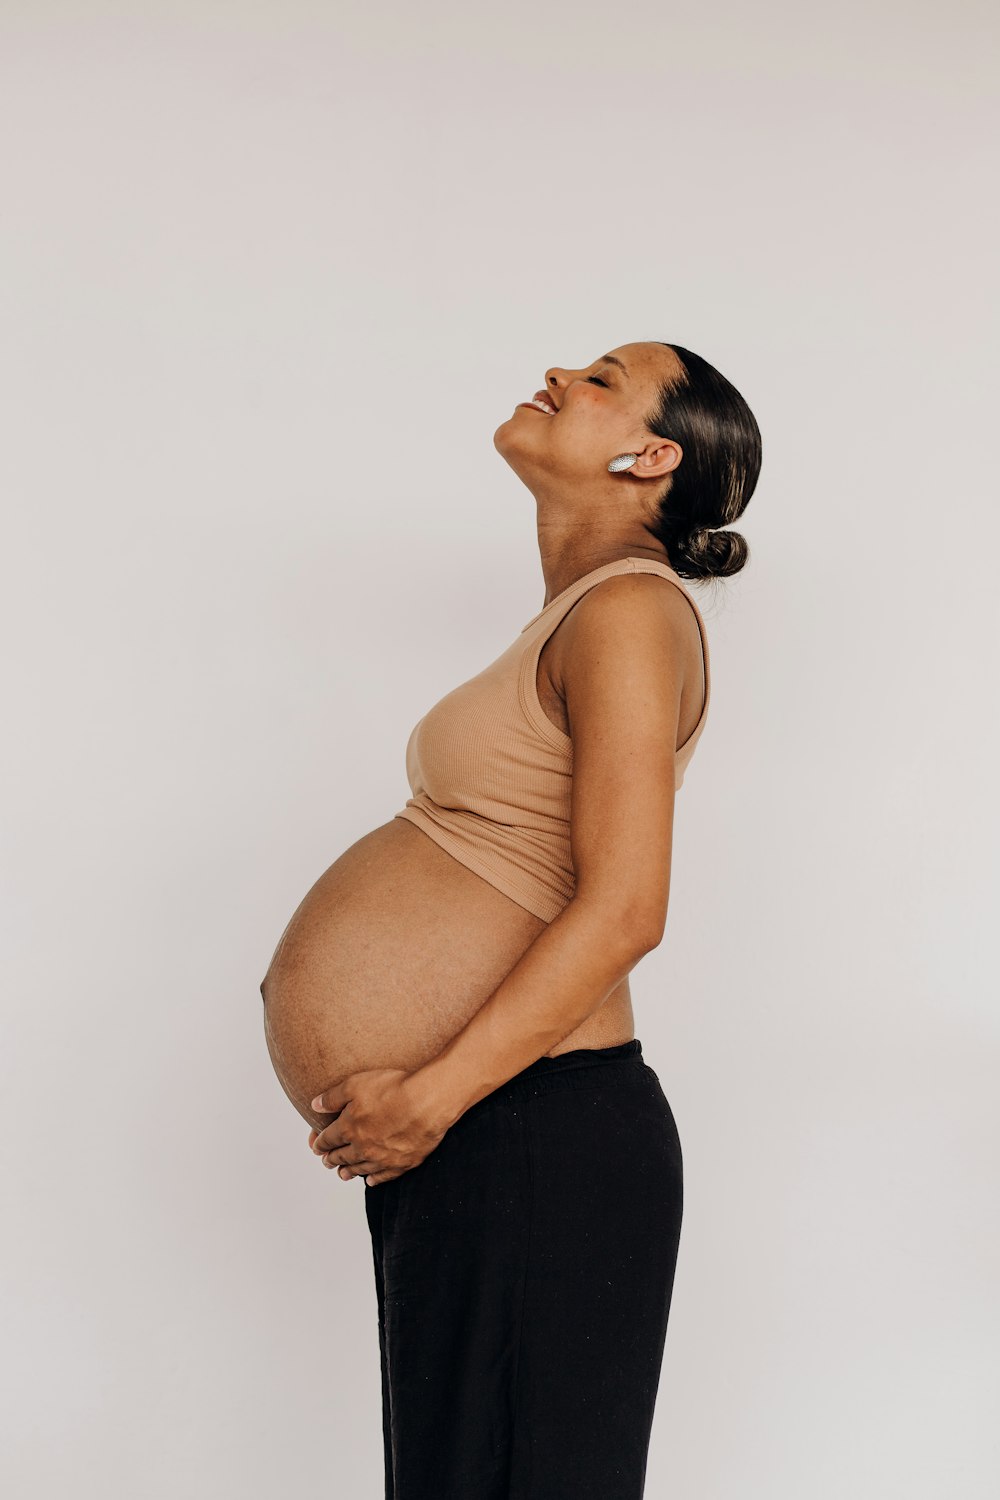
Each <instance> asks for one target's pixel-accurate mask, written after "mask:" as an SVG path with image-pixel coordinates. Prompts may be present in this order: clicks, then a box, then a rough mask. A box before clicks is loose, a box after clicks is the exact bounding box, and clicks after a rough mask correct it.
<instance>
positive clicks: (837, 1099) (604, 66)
mask: <svg viewBox="0 0 1000 1500" xmlns="http://www.w3.org/2000/svg"><path fill="white" fill-rule="evenodd" d="M997 30H998V23H997V18H996V12H995V10H994V9H993V8H992V7H987V6H986V5H984V4H974V3H958V4H952V5H949V6H947V7H946V6H943V5H942V6H936V7H932V6H929V5H926V4H925V5H913V4H908V5H904V4H901V3H900V4H889V3H886V0H876V3H875V4H874V6H873V5H871V4H866V5H861V4H860V3H859V0H847V3H846V4H845V5H841V6H838V7H836V8H835V9H833V10H831V9H830V8H829V7H825V8H821V7H818V6H813V7H805V8H803V7H801V6H798V5H794V4H791V3H788V4H777V3H765V4H763V5H758V6H756V7H753V8H751V9H749V10H748V9H747V8H746V7H744V6H740V5H736V4H729V5H722V6H719V5H717V6H714V7H710V8H708V9H706V8H702V9H701V10H700V11H698V12H697V14H693V13H692V10H691V7H689V6H670V5H666V6H665V5H663V4H660V3H652V0H649V3H646V4H639V3H622V4H614V5H611V4H606V3H601V4H597V3H591V0H572V3H569V0H546V3H545V4H542V5H539V4H535V3H532V4H526V3H524V0H513V3H506V4H504V5H502V6H490V7H485V6H471V7H470V6H467V5H460V4H458V3H453V4H447V3H436V4H413V5H404V4H402V3H400V0H392V3H385V0H383V3H382V4H379V5H360V4H358V5H346V4H339V5H336V4H329V3H326V4H321V3H306V0H282V3H281V4H278V3H277V0H275V3H272V4H270V5H267V4H263V3H254V4H251V3H245V4H243V5H237V4H215V5H212V4H203V3H198V4H195V3H193V0H188V3H186V4H171V5H168V4H158V5H156V4H154V5H142V6H136V5H125V4H110V3H94V0H90V3H86V4H83V5H80V4H56V3H53V0H32V3H30V4H28V3H14V0H7V3H5V4H4V5H3V6H2V7H0V44H2V45H0V127H2V138H3V140H4V146H5V150H4V153H3V156H4V160H3V165H2V179H0V188H2V204H3V214H4V227H3V231H2V235H0V255H2V258H3V259H2V272H3V274H2V278H0V307H2V330H0V346H2V347H0V380H2V391H0V396H2V407H3V416H4V421H3V428H4V437H3V441H2V443H0V485H2V495H3V500H4V509H5V525H4V545H3V549H2V564H0V566H2V577H0V583H2V587H0V605H2V611H3V619H2V624H3V629H4V643H5V652H4V657H5V662H4V676H5V682H4V706H5V709H6V715H5V718H6V727H5V731H4V734H3V737H2V739H3V744H2V752H0V753H2V763H0V770H2V785H3V790H4V812H3V823H4V835H5V838H4V843H5V849H6V858H5V873H4V888H3V916H4V929H5V940H4V956H3V968H4V977H5V992H6V1026H5V1037H4V1041H5V1045H4V1048H3V1075H2V1097H3V1106H4V1115H5V1119H4V1121H3V1126H2V1131H0V1140H2V1144H3V1150H4V1161H3V1173H4V1184H5V1192H4V1200H5V1207H6V1209H7V1214H6V1225H5V1228H4V1231H3V1247H4V1256H5V1260H6V1264H7V1273H6V1278H5V1281H6V1298H7V1304H8V1305H7V1307H6V1309H5V1311H4V1315H3V1316H4V1327H5V1334H4V1337H3V1341H2V1342H3V1347H4V1379H5V1386H6V1388H5V1390H4V1391H3V1400H4V1409H5V1414H6V1416H7V1419H8V1435H7V1437H6V1439H5V1444H4V1452H3V1460H2V1472H0V1480H3V1481H4V1487H5V1489H6V1492H7V1493H8V1494H10V1495H12V1496H15V1497H18V1500H19V1497H22V1496H23V1497H31V1500H49V1497H55V1496H57V1495H62V1494H64V1493H65V1492H66V1488H67V1486H68V1485H72V1487H73V1493H74V1494H75V1495H77V1496H80V1497H86V1500H90V1497H95V1500H96V1497H101V1500H104V1497H107V1496H129V1497H142V1500H167V1497H171V1500H173V1497H174V1496H177V1495H183V1496H186V1497H192V1500H217V1497H229V1496H235V1495H239V1496H241V1497H245V1500H271V1497H274V1496H278V1495H290V1494H297V1493H301V1494H305V1493H311V1494H319V1493H330V1494H341V1493H344V1494H347V1493H350V1494H357V1495H368V1496H373V1495H376V1494H379V1493H381V1461H382V1457H381V1428H380V1416H379V1407H378V1401H379V1376H378V1347H377V1338H376V1321H375V1319H376V1312H375V1293H374V1284H373V1282H372V1278H371V1265H370V1246H369V1241H368V1237H367V1228H366V1225H365V1222H364V1212H363V1204H362V1193H363V1188H362V1186H361V1184H360V1183H351V1184H344V1183H341V1182H340V1180H339V1179H338V1178H337V1177H336V1176H335V1174H333V1173H328V1172H325V1171H324V1170H323V1169H322V1167H320V1166H319V1164H318V1163H317V1162H316V1161H315V1159H314V1158H313V1157H312V1156H311V1154H310V1153H309V1152H308V1150H307V1145H306V1133H307V1132H306V1128H305V1126H304V1124H303V1122H302V1121H301V1120H300V1119H299V1117H298V1116H297V1115H295V1114H294V1112H293V1111H292V1110H291V1108H290V1106H289V1105H288V1103H287V1101H286V1099H285V1097H284V1095H283V1094H282V1092H281V1090H280V1088H279V1086H278V1084H277V1082H276V1080H275V1079H274V1076H273V1074H272V1072H271V1070H270V1064H269V1062H268V1059H267V1055H266V1050H265V1046H264V1040H263V1032H262V1028H261V1000H260V995H259V993H258V990H257V985H258V983H259V981H260V979H261V977H262V975H263V972H264V969H265V967H266V965H267V962H268V960H269V958H270V954H271V950H272V948H273V946H274V943H275V942H276V941H277V937H278V935H279V933H280V930H281V928H282V926H283V925H284V922H285V921H286V919H287V917H288V915H289V913H290V911H291V910H292V908H293V907H294V906H295V905H296V904H297V902H298V900H299V899H300V897H301V896H302V894H303V893H304V891H305V890H306V888H307V887H308V886H309V885H310V884H311V883H312V881H313V880H314V879H315V878H316V876H317V875H318V874H319V873H320V871H321V870H322V869H324V868H325V867H326V866H327V865H328V864H329V863H330V862H331V861H332V860H333V859H334V858H335V857H336V856H337V854H338V853H339V852H340V851H341V850H342V849H343V848H344V847H346V846H347V845H348V844H349V843H350V842H352V841H353V840H354V839H355V838H357V837H358V836H360V834H362V833H363V832H365V831H366V830H367V829H368V828H370V827H372V826H374V825H375V824H377V823H379V822H382V821H384V820H385V819H386V818H387V817H389V816H391V814H392V813H393V812H394V811H396V810H397V809H398V808H399V807H400V806H402V804H403V802H404V800H405V798H406V796H407V795H408V791H407V787H406V784H405V779H404V767H403V748H404V744H405V739H406V734H407V733H408V731H409V729H410V727H411V726H412V724H413V723H414V722H415V721H416V719H417V718H418V717H419V715H420V713H422V712H423V710H424V709H425V708H426V707H427V706H428V704H429V703H430V702H432V701H433V700H434V699H435V698H436V697H438V696H440V693H441V692H442V691H445V690H446V689H447V687H449V686H453V685H454V684H455V683H456V682H458V681H461V680H462V679H463V678H464V677H465V676H468V675H471V673H472V672H473V671H475V670H478V669H479V667H480V666H482V665H483V664H485V662H486V661H488V660H491V659H492V657H493V656H494V655H496V654H497V652H498V651H499V650H500V649H501V648H502V647H503V646H504V645H505V644H506V643H507V642H508V640H509V639H510V638H511V636H512V635H513V634H514V633H515V632H516V630H517V629H519V628H520V626H521V624H522V623H523V621H524V620H525V619H526V618H528V616H529V615H530V614H532V613H533V612H534V611H535V610H537V608H538V607H539V606H540V604H541V600H542V596H543V584H542V580H541V573H540V568H539V563H538V556H537V549H536V542H535V534H534V506H533V502H532V500H531V496H530V495H529V493H528V492H527V490H525V489H524V488H523V487H522V486H521V485H520V483H519V482H518V481H517V480H516V479H515V477H514V476H513V475H512V474H511V473H510V471H509V470H508V469H507V468H506V467H505V465H504V464H503V462H502V460H501V459H500V458H499V456H498V455H497V454H496V452H495V450H494V449H493V447H492V441H491V439H492V433H493V431H494V429H495V427H496V426H497V424H498V423H499V422H500V421H502V420H504V419H505V417H506V416H507V415H509V412H510V410H511V408H512V406H513V404H514V402H515V401H517V400H519V399H521V398H522V396H523V395H524V394H526V393H530V391H531V390H533V389H535V388H536V387H537V386H538V385H539V384H540V383H541V380H542V376H543V372H544V370H545V368H546V366H548V365H549V364H552V363H560V364H579V363H584V362H587V361H589V360H590V359H592V358H594V357H596V355H597V354H599V353H601V352H602V351H603V350H604V349H606V348H609V347H612V346H613V345H615V344H618V343H624V342H628V341H631V340H633V339H643V338H654V339H666V340H670V341H672V342H676V343H680V344H683V345H686V346H688V347H690V348H694V349H696V350H697V351H698V352H699V353H701V354H703V355H704V356H705V357H706V358H708V359H709V360H711V361H712V363H714V364H716V365H717V366H718V367H719V368H720V369H721V370H722V371H723V372H724V373H725V374H727V375H728V376H729V378H730V379H732V380H733V381H734V382H735V383H736V385H737V386H738V387H739V388H740V389H741V390H742V391H743V393H744V395H745V396H746V397H747V399H748V400H749V401H750V404H751V406H752V407H753V410H754V412H755V414H756V416H757V418H758V421H759V422H760V425H761V428H762V431H763V434H764V448H765V456H764V468H763V472H762V474H761V479H760V483H759V485H758V490H757V493H756V495H755V496H754V498H753V500H752V501H751V504H750V508H749V510H748V511H747V513H746V516H745V517H744V524H743V526H742V528H741V529H742V530H743V531H744V533H745V535H746V536H747V537H748V540H749V541H750V544H751V546H752V548H753V560H752V562H751V565H750V566H749V568H748V569H747V570H746V572H745V573H744V574H742V575H741V576H740V577H739V578H737V579H735V580H733V581H731V582H729V583H727V584H722V585H720V586H718V587H716V588H713V589H709V590H708V591H707V592H706V591H704V590H703V591H702V592H701V593H699V594H698V596H697V597H699V599H700V601H701V604H702V609H703V611H704V613H705V615H706V619H707V621H708V625H709V630H710V632H711V639H712V646H713V668H714V679H713V710H712V717H711V721H710V724H709V727H708V729H707V730H706V733H705V736H704V738H703V740H702V743H701V745H700V747H699V751H698V755H697V758H696V761H695V762H694V763H693V765H692V767H691V770H690V771H689V773H688V776H687V778H686V780H685V786H684V790H683V792H682V793H681V800H680V803H679V807H678V815H677V833H676V848H675V875H674V882H673V889H672V898H671V912H670V917H669V921H668V932H667V937H666V939H665V941H664V944H663V945H662V947H661V948H660V949H659V950H657V951H656V953H654V954H652V955H650V957H649V958H647V959H646V960H645V962H644V963H643V965H642V967H641V968H640V970H639V971H638V973H637V974H636V976H635V977H634V980H633V989H634V993H635V997H636V1011H637V1028H636V1029H637V1034H638V1035H639V1037H640V1038H641V1040H642V1042H643V1045H644V1048H645V1051H646V1055H647V1057H648V1058H649V1059H650V1060H651V1061H653V1063H654V1065H655V1066H656V1068H657V1071H658V1072H659V1074H660V1076H661V1078H662V1080H663V1083H664V1087H665V1088H666V1090H667V1093H668V1096H669V1098H670V1100H671V1103H672V1105H673V1107H674V1110H675V1114H676V1117H677V1120H678V1123H679V1126H680V1130H681V1136H682V1141H683V1145H684V1150H685V1171H686V1205H685V1209H686V1211H685V1222H684V1228H683V1234H682V1242H681V1250H680V1259H679V1263H678V1271H677V1280H676V1284H675V1293H674V1304H673V1309H672V1313H671V1325H670V1331H669V1333H668V1339H667V1351H666V1357H665V1362H664V1370H663V1377H662V1383H661V1388H660V1396H659V1401H658V1406H657V1414H656V1422H655V1427H654V1433H653V1443H652V1449H651V1453H650V1467H649V1482H648V1486H647V1492H648V1494H649V1495H650V1496H651V1497H652V1496H661V1495H662V1496H668V1495H669V1496H675V1497H685V1500H733V1497H735V1496H739V1497H740V1500H801V1497H802V1496H804V1495H808V1496H809V1500H843V1497H844V1496H845V1495H851V1496H862V1497H869V1496H871V1497H873V1500H886V1497H890V1496H901V1497H902V1496H905V1497H906V1500H940V1497H942V1496H945V1495H947V1496H948V1497H949V1500H951V1497H961V1500H979V1497H986V1496H987V1495H989V1496H993V1495H994V1494H995V1493H996V1486H997V1483H998V1478H1000V1461H998V1454H997V1449H996V1439H995V1429H996V1423H995V1415H996V1407H997V1395H998V1387H997V1376H998V1365H1000V1361H998V1354H997V1350H998V1342H997V1335H998V1332H1000V1328H998V1324H1000V1315H998V1313H1000V1309H998V1300H997V1292H996V1280H995V1268H996V1264H997V1252H998V1243H997V1241H998V1206H997V1192H996V1170H997V1146H998V1140H1000V1133H998V1123H1000V1122H998V1109H997V1102H996V1095H997V1088H996V1079H997V1067H998V1039H1000V1038H998V1033H1000V1013H998V1007H997V1003H996V993H995V992H996V976H995V964H994V953H993V947H992V944H991V942H989V941H988V938H987V923H988V921H989V918H990V917H991V916H992V915H993V912H994V910H995V907H996V904H997V899H998V894H1000V893H998V889H997V870H996V860H995V848H996V842H997V810H998V809H997V796H996V778H995V774H994V773H993V771H992V767H993V765H994V763H995V755H996V743H995V738H994V735H995V729H996V722H995V717H996V716H995V702H996V693H995V684H996V651H995V642H996V635H995V623H994V616H995V568H996V557H997V543H998V540H1000V538H998V532H997V523H996V512H997V496H996V484H995V474H996V457H995V451H994V442H993V438H994V434H995V431H996V416H995V413H996V408H997V402H998V397H1000V390H998V379H997V364H996V360H995V347H996V342H997V304H996V298H995V263H996V256H997V250H998V246H997V214H996V199H995V195H994V194H993V193H992V188H991V183H992V182H994V181H995V179H996V169H997V162H996V155H995V151H992V150H991V149H990V138H991V134H992V136H993V138H995V132H996V127H997V123H998V122H997V101H996V91H995V44H996V42H997ZM987 570H989V572H988V571H987ZM456 620H461V621H462V627H461V629H460V630H458V629H456V628H455V621H456ZM345 783H347V784H349V785H350V786H351V788H352V792H351V795H350V796H349V797H346V796H344V795H343V790H342V789H343V786H344V784H345Z"/></svg>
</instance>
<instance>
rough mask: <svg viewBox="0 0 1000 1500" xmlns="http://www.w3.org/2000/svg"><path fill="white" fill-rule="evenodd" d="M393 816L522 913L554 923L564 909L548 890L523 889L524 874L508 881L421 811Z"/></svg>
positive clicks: (415, 809) (404, 811) (407, 809)
mask: <svg viewBox="0 0 1000 1500" xmlns="http://www.w3.org/2000/svg"><path fill="white" fill-rule="evenodd" d="M393 817H395V818H405V819H406V821H407V822H408V823H413V824H414V826H415V827H417V828H420V829H422V831H423V832H424V833H426V834H427V835H428V836H429V837H430V838H432V839H433V840H434V842H435V844H437V845H438V846H439V847H440V848H442V849H443V850H444V851H445V853H446V854H450V855H452V857H453V858H454V859H457V860H458V862H459V864H461V865H465V867H466V869H467V870H471V871H472V873H473V874H474V875H478V876H479V878H480V879H481V880H485V881H486V883H487V885H492V886H493V887H494V888H495V889H496V890H498V891H500V892H502V894H503V895H505V896H508V897H509V898H510V900H511V901H514V902H515V903H516V904H517V905H518V906H523V908H524V910H525V911H528V912H530V913H531V915H532V916H534V917H539V918H540V919H541V920H542V921H543V922H552V921H554V919H555V918H556V917H557V916H558V915H559V913H560V912H561V911H562V910H563V908H564V907H565V905H566V902H565V901H560V900H558V899H557V898H556V897H555V896H553V895H551V893H549V892H547V891H544V890H541V889H538V888H534V889H532V890H530V891H529V890H526V889H525V887H526V885H527V883H528V877H527V876H526V875H523V874H522V875H521V877H520V878H519V879H518V880H516V881H515V880H513V879H508V877H507V876H506V875H505V874H504V873H503V871H502V870H499V869H497V868H496V867H495V866H494V865H492V864H489V863H487V862H486V861H485V860H481V859H478V858H477V856H476V852H475V850H474V849H471V848H470V847H469V846H468V844H464V843H462V842H460V840H459V839H457V838H455V837H454V836H453V835H452V834H450V833H449V832H448V830H447V829H445V828H441V827H440V826H439V825H438V824H437V823H435V822H434V820H433V819H432V818H430V817H428V815H427V814H426V813H425V812H424V811H423V809H422V808H419V807H403V808H401V809H400V810H399V812H397V813H394V814H393Z"/></svg>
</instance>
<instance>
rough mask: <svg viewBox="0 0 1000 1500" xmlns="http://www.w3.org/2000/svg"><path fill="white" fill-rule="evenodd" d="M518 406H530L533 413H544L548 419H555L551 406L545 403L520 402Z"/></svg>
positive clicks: (535, 401)
mask: <svg viewBox="0 0 1000 1500" xmlns="http://www.w3.org/2000/svg"><path fill="white" fill-rule="evenodd" d="M517 404H518V406H529V407H530V408H531V410H532V411H543V412H544V413H545V415H546V416H547V417H554V416H555V412H554V411H553V410H552V408H551V406H546V405H545V403H544V402H543V401H537V400H534V401H519V402H518V403H517Z"/></svg>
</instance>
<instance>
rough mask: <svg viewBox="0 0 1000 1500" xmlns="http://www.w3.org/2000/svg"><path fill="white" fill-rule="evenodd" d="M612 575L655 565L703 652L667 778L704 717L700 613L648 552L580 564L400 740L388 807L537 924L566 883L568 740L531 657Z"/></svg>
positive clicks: (552, 910) (679, 767)
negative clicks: (395, 797)
mask: <svg viewBox="0 0 1000 1500" xmlns="http://www.w3.org/2000/svg"><path fill="white" fill-rule="evenodd" d="M617 573H659V574H661V575H662V576H663V577H664V578H668V579H669V580H670V582H671V583H673V584H675V585H676V586H677V587H678V588H679V589H680V590H681V592H682V594H683V595H684V597H685V598H686V599H687V601H688V603H689V604H690V605H691V608H692V609H693V610H694V613H695V618H696V619H697V621H698V629H699V631H700V633H701V645H702V652H703V654H704V660H705V701H704V705H703V707H702V711H701V717H700V718H699V720H698V723H697V724H696V726H695V728H694V730H693V731H692V733H691V734H690V735H689V736H688V738H687V739H686V740H685V741H684V743H683V745H680V746H679V747H678V748H677V751H676V758H675V761H674V766H675V780H674V785H675V788H680V786H681V784H682V783H683V780H684V772H685V770H686V769H687V765H688V762H689V761H690V759H691V756H692V755H693V754H694V749H695V746H696V745H697V743H698V740H699V739H700V737H701V732H702V730H703V729H704V727H705V718H706V715H707V713H708V700H709V694H710V691H711V676H710V668H709V657H708V637H707V634H706V631H705V622H704V620H703V619H702V617H701V611H700V610H699V609H698V606H697V605H696V604H695V602H694V600H693V599H692V597H691V595H690V593H689V592H688V590H687V589H686V588H685V587H684V584H683V583H682V581H681V579H680V577H679V575H678V574H677V573H675V572H674V570H673V568H671V567H668V566H667V564H666V563H661V562H657V561H655V560H654V559H653V558H649V557H622V558H617V559H616V560H615V561H614V562H609V563H605V564H604V565H603V566H602V567H600V568H595V569H594V570H593V572H591V573H585V574H584V576H583V577H582V578H578V579H577V580H576V582H575V583H571V584H570V586H569V588H566V589H563V591H562V593H561V594H557V595H556V597H555V598H554V599H550V600H549V602H548V604H546V605H545V607H544V609H541V610H539V612H538V614H537V615H533V616H532V618H531V619H530V620H529V621H528V623H527V625H525V626H524V627H523V628H522V630H521V633H520V635H519V636H518V637H517V639H516V640H515V641H513V642H512V644H511V645H510V646H508V648H507V650H506V651H504V652H503V654H502V655H501V656H499V657H497V659H496V661H494V662H492V663H491V664H490V666H488V667H486V668H485V669H484V670H483V671H482V672H479V673H478V674H477V675H476V676H475V677H472V678H470V680H469V681H468V682H463V683H462V684H461V686H460V687H457V688H454V689H453V690H452V691H451V692H450V693H446V694H445V696H444V697H443V698H442V699H441V700H440V702H438V703H435V705H434V707H433V708H431V709H429V710H428V712H427V713H426V714H424V717H423V718H422V719H421V720H420V721H419V723H417V724H416V725H415V726H414V728H413V731H412V733H411V735H410V738H409V741H408V743H407V746H406V777H407V780H408V781H409V783H410V791H411V792H412V794H413V795H412V796H411V797H410V798H409V799H408V801H407V803H406V806H405V807H404V808H402V809H401V810H400V811H399V812H397V813H395V814H394V816H395V817H397V818H407V819H408V820H409V821H410V822H411V823H415V824H416V826H417V827H418V828H422V829H423V830H424V832H425V833H427V834H429V835H430V837H431V838H432V839H433V840H434V842H435V843H436V844H439V845H440V846H441V848H442V849H445V850H447V852H448V853H449V854H452V855H454V857H455V858H456V859H457V860H459V861H460V862H461V863H462V864H463V865H466V866H467V867H468V868H469V869H470V870H473V871H474V872H475V873H476V874H477V875H481V876H482V878H483V879H484V880H487V881H489V883H490V884H491V885H493V886H496V887H497V889H498V890H501V891H503V892H504V893H505V894H506V895H508V896H510V897H511V898H512V900H514V901H516V902H517V903H518V905H519V906H523V907H525V908H526V909H527V910H528V911H530V912H534V914H535V915H536V916H537V917H541V918H542V919H543V920H544V921H546V922H551V921H552V919H553V918H554V917H556V916H558V914H559V912H560V911H562V909H563V907H564V906H565V905H566V903H567V902H568V901H569V900H570V898H571V896H572V895H573V891H574V888H575V884H576V878H575V875H574V872H573V863H572V858H571V854H570V796H571V791H572V784H573V744H572V740H571V739H570V738H569V736H568V735H565V734H563V732H562V730H560V729H557V728H556V726H555V724H553V723H552V721H551V720H550V719H549V718H548V717H547V715H546V714H545V711H544V709H543V708H542V706H541V703H540V702H539V699H538V691H537V685H536V683H537V678H536V674H537V670H538V657H539V654H540V653H541V650H542V647H543V645H544V644H545V642H546V641H547V640H548V638H549V636H550V635H551V634H552V632H553V630H555V628H556V626H557V625H558V623H559V621H560V620H561V619H562V618H563V617H564V615H565V614H566V613H567V612H568V610H569V609H570V608H571V606H572V605H573V604H575V603H576V601H577V599H579V598H581V596H582V595H583V594H585V593H586V592H587V590H588V589H591V588H593V586H594V584H595V583H600V582H601V580H602V579H604V578H612V577H614V575H615V574H617Z"/></svg>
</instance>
